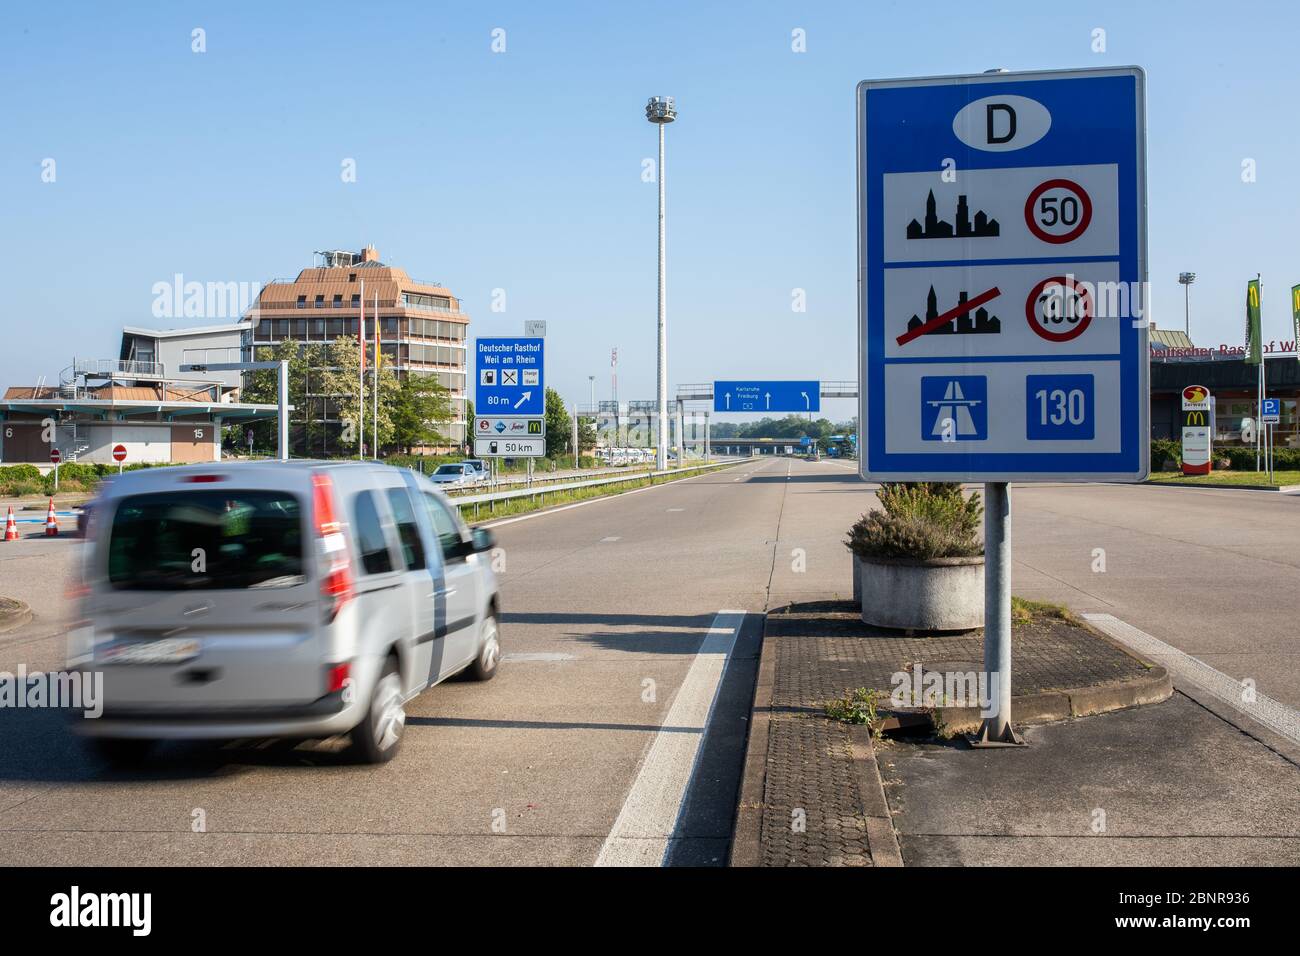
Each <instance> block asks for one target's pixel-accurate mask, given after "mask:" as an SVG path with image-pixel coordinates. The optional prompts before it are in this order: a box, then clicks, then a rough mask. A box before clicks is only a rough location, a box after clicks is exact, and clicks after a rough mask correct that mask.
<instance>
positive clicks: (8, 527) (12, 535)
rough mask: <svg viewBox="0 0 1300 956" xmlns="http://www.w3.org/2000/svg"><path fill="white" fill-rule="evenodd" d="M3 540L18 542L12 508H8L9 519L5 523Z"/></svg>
mask: <svg viewBox="0 0 1300 956" xmlns="http://www.w3.org/2000/svg"><path fill="white" fill-rule="evenodd" d="M5 540H6V541H17V540H18V522H16V521H14V506H13V505H10V506H9V518H8V520H6V521H5Z"/></svg>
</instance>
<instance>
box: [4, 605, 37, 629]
mask: <svg viewBox="0 0 1300 956" xmlns="http://www.w3.org/2000/svg"><path fill="white" fill-rule="evenodd" d="M31 619H32V609H31V608H30V607H28V606H27V603H26V602H25V601H20V600H18V599H17V598H8V597H2V596H0V634H5V633H7V632H9V631H14V630H17V629H18V628H20V627H22V626H23V625H24V624H26V623H28V622H29V621H31Z"/></svg>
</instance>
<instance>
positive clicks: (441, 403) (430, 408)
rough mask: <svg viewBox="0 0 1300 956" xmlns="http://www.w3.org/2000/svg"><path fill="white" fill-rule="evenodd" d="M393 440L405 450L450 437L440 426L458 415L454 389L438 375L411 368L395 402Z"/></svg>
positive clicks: (433, 443)
mask: <svg viewBox="0 0 1300 956" xmlns="http://www.w3.org/2000/svg"><path fill="white" fill-rule="evenodd" d="M392 417H393V444H395V445H397V446H398V447H400V448H401V449H402V450H403V451H405V452H410V450H411V449H412V448H413V447H415V446H416V445H438V444H443V443H445V442H446V440H447V439H446V438H445V437H444V436H443V434H442V433H441V432H440V431H439V430H438V426H439V425H444V424H446V423H448V422H450V421H451V420H452V418H454V417H455V413H454V411H453V409H452V406H451V392H450V391H448V390H447V389H445V388H443V386H442V385H441V383H439V381H438V379H437V377H436V376H434V375H432V374H427V375H426V374H420V373H418V372H408V373H407V376H406V378H404V379H403V380H402V382H401V384H400V385H399V387H398V390H397V401H396V402H395V403H394V404H393V410H392Z"/></svg>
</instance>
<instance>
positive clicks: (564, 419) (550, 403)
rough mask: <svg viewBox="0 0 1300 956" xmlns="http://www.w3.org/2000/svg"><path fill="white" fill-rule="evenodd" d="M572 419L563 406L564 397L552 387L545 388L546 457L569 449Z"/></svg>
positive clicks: (571, 436) (554, 455)
mask: <svg viewBox="0 0 1300 956" xmlns="http://www.w3.org/2000/svg"><path fill="white" fill-rule="evenodd" d="M572 432H573V420H572V419H571V418H569V413H568V411H567V410H566V409H565V407H564V399H563V398H561V397H560V393H559V392H557V391H556V390H555V389H553V388H548V389H547V390H546V457H547V458H554V457H556V456H557V455H559V454H562V453H563V452H565V451H568V450H569V445H570V444H572V441H573V435H572Z"/></svg>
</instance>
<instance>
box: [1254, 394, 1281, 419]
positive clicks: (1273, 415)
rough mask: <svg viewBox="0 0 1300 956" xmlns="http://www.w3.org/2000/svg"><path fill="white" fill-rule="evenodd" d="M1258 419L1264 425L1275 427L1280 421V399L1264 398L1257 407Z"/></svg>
mask: <svg viewBox="0 0 1300 956" xmlns="http://www.w3.org/2000/svg"><path fill="white" fill-rule="evenodd" d="M1259 419H1260V421H1262V422H1263V423H1264V424H1265V425H1276V424H1278V423H1279V422H1281V420H1282V399H1280V398H1266V399H1264V402H1263V404H1262V405H1260V407H1259Z"/></svg>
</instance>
